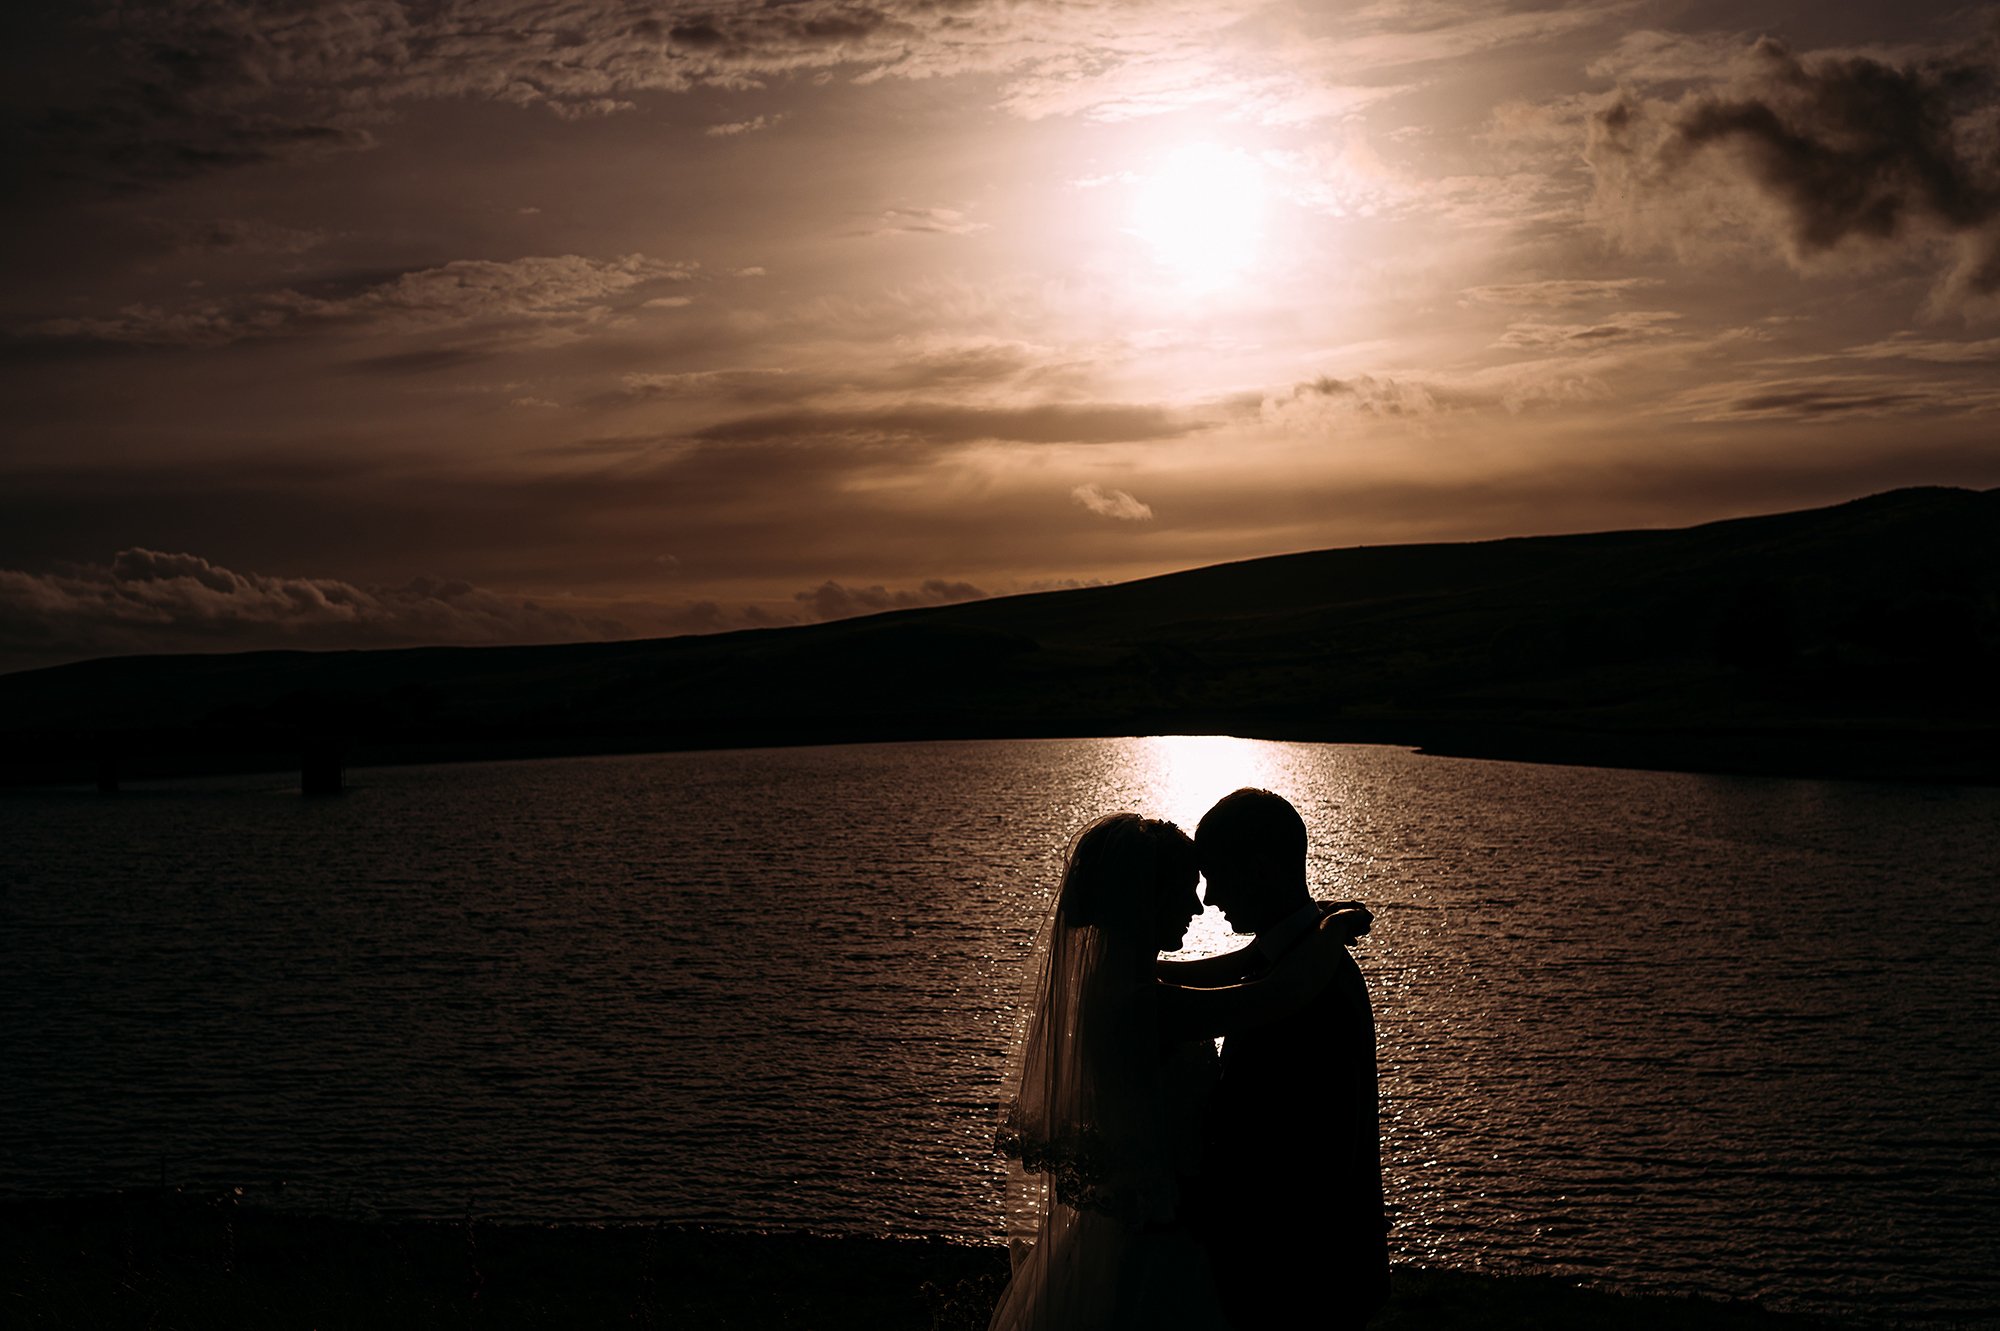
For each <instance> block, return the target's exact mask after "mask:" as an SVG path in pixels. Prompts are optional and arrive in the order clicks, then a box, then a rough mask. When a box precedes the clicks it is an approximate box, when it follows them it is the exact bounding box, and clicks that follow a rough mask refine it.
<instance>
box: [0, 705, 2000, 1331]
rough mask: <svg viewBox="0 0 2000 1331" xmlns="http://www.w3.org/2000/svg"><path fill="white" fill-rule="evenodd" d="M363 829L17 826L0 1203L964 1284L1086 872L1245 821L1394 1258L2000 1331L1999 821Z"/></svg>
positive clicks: (1289, 781) (1581, 818) (1232, 763)
mask: <svg viewBox="0 0 2000 1331" xmlns="http://www.w3.org/2000/svg"><path fill="white" fill-rule="evenodd" d="M353 780H354V787H355V788H354V789H353V790H351V791H350V792H349V793H348V794H346V795H345V796H342V797H340V798H337V799H332V800H321V801H314V800H304V799H301V798H299V797H298V796H297V795H296V794H294V793H292V791H291V789H290V788H289V786H288V783H287V782H286V781H285V780H283V779H282V778H271V777H238V778H229V779H216V780H202V781H186V782H172V783H163V784H160V785H157V786H153V787H149V788H145V789H140V790H133V791H128V792H127V793H125V794H122V795H119V796H116V797H113V798H99V797H96V796H94V795H88V794H82V793H73V792H57V793H39V794H20V793H16V794H10V795H7V796H5V797H0V848H4V849H0V881H4V889H0V1066H4V1067H5V1068H6V1069H7V1071H6V1073H5V1075H4V1076H0V1116H4V1121H5V1122H7V1124H8V1125H9V1126H8V1131H7V1132H6V1133H5V1134H4V1135H0V1191H5V1192H10V1193H47V1192H60V1193H68V1192H79V1191H85V1190H92V1189H100V1188H106V1187H118V1186H131V1185H135V1184H145V1183H156V1182H159V1181H162V1180H164V1181H167V1182H191V1181H221V1182H229V1183H244V1182H249V1183H258V1182H275V1181H278V1180H283V1181H285V1183H286V1189H285V1195H286V1196H288V1197H289V1198H291V1199H293V1200H294V1201H297V1202H298V1203H300V1204H304V1205H313V1206H332V1207H341V1208H347V1209H353V1210H361V1211H372V1212H377V1213H383V1214H393V1215H413V1216H433V1217H435V1216H449V1217H457V1216H461V1215H464V1214H467V1213H471V1214H475V1215H479V1216H484V1217H492V1218H512V1219H558V1218H560V1219H582V1218H588V1219H614V1220H615V1219H633V1220H637V1219H670V1220H677V1221H703V1222H711V1223H718V1224H724V1225H739V1226H784V1227H807V1228H812V1229H819V1230H842V1231H851V1232H870V1233H885V1232H886V1233H945V1234H952V1235H957V1236H963V1237H969V1238H989V1237H991V1236H992V1235H993V1234H994V1233H995V1232H996V1226H997V1218H998V1209H999V1196H1000V1191H999V1178H1000V1174H999V1171H998V1169H997V1168H996V1164H995V1161H994V1160H993V1158H992V1156H991V1153H990V1148H989V1141H990V1135H991V1127H992V1120H993V1115H994V1101H995V1098H996V1096H997V1094H998V1082H999V1078H1000V1074H1001V1070H1002V1064H1003V1061H1004V1056H1005V1051H1006V1047H1007V1044H1008V1041H1009V1039H1010V1038H1011V1036H1012V1033H1013V1031H1014V1029H1015V1027H1016V1024H1017V1020H1018V1016H1019V1013H1018V1009H1017V1006H1016V1005H1017V996H1018V993H1019V988H1020V980H1021V971H1022V965H1023V958H1024V954H1025V952H1026V950H1027V948H1028V945H1029V943H1030V942H1031V940H1032V937H1033V933H1034V929H1035V926H1036V924H1037V922H1038V921H1039V919H1040V917H1041V914H1042V912H1043V911H1044V910H1045V909H1046V904H1047V900H1048V893H1049V890H1050V887H1051V884H1052V881H1053V878H1054V874H1055V870H1056V868H1057V866H1058V865H1059V863H1060V858H1061V853H1062V850H1063V847H1064V844H1065V842H1066V840H1067V838H1068V837H1069V836H1070V835H1072V834H1073V833H1074V832H1075V831H1076V830H1077V829H1078V828H1079V827H1081V826H1082V825H1083V824H1084V823H1086V822H1087V821H1089V820H1090V819H1091V818H1092V817H1094V816H1096V815H1097V814H1099V813H1101V812H1105V811H1109V810H1113V809H1119V808H1137V809H1141V810H1143V811H1146V812H1149V813H1158V814H1165V815H1167V816H1171V817H1176V818H1179V819H1181V820H1182V821H1183V822H1184V824H1185V825H1187V826H1190V827H1191V826H1192V825H1193V822H1194V820H1195V819H1196V818H1198V817H1199V815H1200V813H1201V811H1202V810H1203V809H1204V808H1206V807H1207V805H1208V804H1209V803H1211V802H1212V801H1213V800H1214V799H1215V798H1217V797H1218V796H1220V795H1222V794H1224V793H1226V792H1227V791H1228V790H1230V789H1232V788H1234V787H1236V786H1239V785H1244V784H1255V785H1263V786H1268V787H1270V788H1273V789H1277V790H1280V791H1282V792H1284V793H1286V794H1288V795H1290V796H1291V797H1292V798H1293V800H1294V802H1296V803H1297V804H1298V805H1299V807H1300V810H1301V812H1303V813H1304V814H1305V816H1306V819H1307V822H1308V825H1309V827H1310V829H1311V832H1312V846H1313V852H1312V854H1313V862H1312V869H1313V877H1314V880H1315V883H1316V885H1317V887H1318V890H1319V891H1320V892H1321V893H1322V894H1323V895H1327V896H1334V897H1361V898H1364V899H1366V900H1368V901H1369V902H1370V903H1371V904H1372V905H1373V906H1374V908H1375V909H1376V911H1377V920H1376V928H1375V932H1374V934H1373V936H1372V937H1371V938H1370V939H1369V940H1368V941H1367V942H1365V943H1364V944H1363V945H1362V946H1361V948H1360V949H1359V952H1358V956H1359V959H1360V961H1361V964H1362V967H1363V970H1364V972H1365V973H1366V975H1367V976H1368V979H1369V983H1370V985H1371V988H1372V991H1373V995H1374V1001H1375V1007H1376V1014H1377V1023H1378V1028H1379V1037H1380V1046H1381V1065H1382V1074H1383V1092H1384V1097H1385V1105H1384V1107H1385V1114H1384V1119H1383V1125H1384V1160H1385V1168H1386V1170H1387V1175H1388V1187H1389V1194H1390V1199H1391V1205H1392V1208H1393V1210H1394V1212H1395V1220H1396V1224H1395V1229H1394V1232H1393V1243H1394V1246H1395V1249H1396V1251H1397V1253H1398V1256H1399V1257H1400V1258H1401V1259H1403V1260H1414V1261H1421V1262H1425V1263H1429V1264H1437V1265H1448V1266H1455V1267H1461V1268H1483V1269H1490V1270H1496V1271H1542V1272H1556V1273H1561V1274H1566V1275H1572V1276H1583V1277H1587V1278H1592V1279H1596V1280H1600V1281H1604V1282H1607V1283H1610V1284H1613V1285H1617V1286H1622V1287H1628V1288H1644V1289H1672V1290H1685V1291H1692V1292H1700V1293H1708V1294H1723V1295H1731V1296H1757V1297H1762V1298H1764V1299H1766V1300H1767V1301H1769V1302H1771V1303H1772V1304H1774V1305H1776V1306H1780V1307H1792V1308H1800V1309H1815V1310H1821V1311H1828V1312H1836V1313H1841V1312H1844V1313H1864V1314H1868V1315H1873V1316H1878V1317H1895V1318H1902V1319H1909V1320H1929V1321H1936V1322H1940V1323H1947V1322H1950V1323H1960V1324H1971V1323H1992V1322H2000V1286H1996V1280H1995V1276H1994V1274H1993V1272H1994V1271H1995V1270H1996V1269H2000V1250H1997V1249H2000V1243H1997V1242H1996V1235H2000V1166H1996V1163H1995V1162H1996V1161H2000V1114H1997V1113H1996V1112H1995V1111H1996V1108H1997V1107H2000V1040H1996V1038H1995V1037H1996V1034H2000V967H1996V964H1995V960H1994V959H1995V957H1996V956H2000V890H1996V879H1995V869H1994V867H1993V866H1994V865H1995V864H1996V863H2000V792H1994V791H1983V790H1967V789H1956V788H1944V787H1929V788H1926V787H1894V786H1880V785H1866V784H1856V783H1830V782H1803V781H1785V780H1774V779H1750V778H1721V777H1700V776H1686V775H1673V774H1660V773H1643V772H1618V771H1607V770H1600V769H1589V768H1564V767H1540V766H1526V765H1520V764H1511V763H1497V762H1481V761H1472V760H1456V759H1440V758H1426V757H1420V756H1417V755H1413V754H1410V753H1408V752H1405V751H1402V750H1397V749H1390V748H1374V747H1356V746H1330V745H1311V744H1278V743H1262V742H1253V741H1243V740H1226V739H1184V738H1182V739H1173V738H1168V739H1105V740H1077V741H1034V742H981V743H949V744H896V745H857V746H848V747H839V748H821V749H797V750H766V751H744V752H725V753H700V754H670V755H657V756H644V757H616V758H588V759H566V760H557V761H542V762H522V763H492V764H475V765H463V766H450V767H431V768H403V769H379V770H368V771H362V772H358V773H355V774H354V778H353ZM1192 943H1193V946H1194V948H1195V949H1196V950H1211V949H1213V948H1216V947H1220V946H1228V945H1229V940H1228V938H1227V936H1226V935H1225V934H1224V933H1223V932H1222V931H1221V928H1220V927H1219V925H1218V924H1217V923H1216V922H1215V921H1214V920H1213V919H1212V918H1210V917H1208V916H1204V917H1203V919H1202V921H1200V922H1199V923H1198V926H1197V930H1196V933H1195V935H1194V937H1193V939H1192ZM1268 1165H1269V1167H1274V1168H1281V1167H1282V1151H1281V1150H1276V1151H1273V1152H1272V1154H1271V1156H1270V1159H1269V1161H1268Z"/></svg>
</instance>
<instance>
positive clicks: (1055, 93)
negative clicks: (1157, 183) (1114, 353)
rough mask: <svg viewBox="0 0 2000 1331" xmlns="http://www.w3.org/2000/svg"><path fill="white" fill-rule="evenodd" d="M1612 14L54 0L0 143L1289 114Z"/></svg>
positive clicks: (174, 154)
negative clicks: (627, 117) (781, 98)
mask: <svg viewBox="0 0 2000 1331" xmlns="http://www.w3.org/2000/svg"><path fill="white" fill-rule="evenodd" d="M1306 8H1307V9H1308V10H1309V9H1310V7H1306ZM1629 8H1630V5H1629V4H1627V3H1624V2H1623V0H1614V2H1612V3H1585V4H1572V5H1563V6H1557V7H1550V8H1545V9H1534V10H1527V11H1521V12H1516V13H1509V14H1495V13H1490V12H1486V11H1484V10H1482V9H1481V8H1480V7H1478V6H1465V5H1463V4H1434V3H1422V4H1415V3H1378V4H1371V5H1367V6H1353V7H1335V10H1334V12H1332V13H1327V14H1317V15H1310V16H1309V17H1299V16H1294V15H1292V14H1289V13H1287V12H1286V8H1285V7H1283V6H1273V5H1271V4H1270V3H1269V0H1128V2H1126V3H1117V4H1111V3H1103V2H1102V0H1039V2H1037V3H1014V2H1013V0H788V2H787V3H785V4H772V3H769V2H768V0H705V3H703V4H702V5H701V6H700V7H699V8H698V9H696V8H693V7H691V6H687V5H674V6H668V7H665V8H655V7H649V6H635V5H632V4H630V3H628V2H627V0H491V2H490V3H486V2H481V3H472V2H470V0H464V2H455V3H436V4H424V5H415V4H407V3H402V2H400V0H291V2H290V3H287V4H284V5H256V4H244V3H241V2H240V0H176V2H175V3H172V4H138V3H119V2H118V0H98V2H97V3H90V0H78V3H76V4H75V5H73V6H70V7H68V8H67V11H66V12H65V13H64V14H63V15H62V17H61V18H59V19H56V20H54V21H52V22H50V23H48V24H46V25H44V26H46V27H49V28H53V29H55V30H56V32H55V39H54V40H50V39H49V34H48V33H39V34H38V38H40V39H41V45H42V46H43V47H44V48H45V53H46V54H45V61H44V63H45V64H46V65H47V66H48V68H50V69H51V70H52V71H53V73H52V76H51V77H50V78H49V80H48V83H49V85H50V86H52V87H57V88H61V89H63V91H62V92H61V93H60V94H59V95H56V96H54V97H51V98H50V99H49V101H48V103H47V104H46V105H41V106H30V107H29V108H28V109H27V110H26V111H25V113H21V112H17V113H16V114H15V115H14V116H13V117H12V118H13V120H14V121H15V124H13V125H12V126H11V127H10V128H11V129H12V130H13V131H14V132H13V133H11V134H9V135H8V136H7V139H8V141H10V142H14V143H17V144H19V145H22V146H25V148H26V150H27V155H28V157H29V158H30V160H31V161H33V162H34V163H35V164H36V165H37V166H38V167H39V168H40V170H41V171H42V172H43V173H44V174H55V175H69V176H76V175H85V176H88V177H90V178H93V179H97V180H100V181H105V182H110V183H116V184H125V185H130V184H135V183H137V184H148V183H158V182H162V181H167V180H173V179H181V178H185V177H189V176H193V175H197V174H202V173H207V172H213V171H218V170H226V169H230V168H232V167H237V166H242V165H247V164H254V163H259V162H270V161H276V160H283V159H288V158H296V157H299V156H303V155H312V154H324V153H329V152H344V151H354V150H361V149H366V148H369V147H371V146H373V145H374V144H375V143H376V141H377V135H379V134H384V133H389V132H393V127H394V122H395V118H396V114H397V112H398V110H399V109H400V108H401V107H403V106H405V105H408V104H410V103H413V102H418V101H427V100H462V101H472V100H483V101H489V102H498V103H503V104H508V105H513V106H520V107H528V108H540V109H542V110H544V111H546V112H548V113H549V114H552V115H554V116H557V117H559V118H561V119H565V120H580V119H587V118H591V117H597V116H607V115H616V114H621V113H626V112H630V111H632V110H634V109H636V108H637V107H638V106H639V105H640V104H641V101H642V100H643V99H644V98H646V97H648V96H653V95H661V94H680V93H686V92H690V91H693V90H697V89H710V90H715V91H717V92H723V93H729V92H741V91H746V90H751V89H762V88H767V87H769V86H771V85H772V84H773V83H775V82H777V81H780V80H782V79H785V78H787V77H792V76H813V77H828V76H831V75H832V74H834V73H835V72H836V71H839V72H841V73H843V74H845V75H847V76H848V77H850V78H852V79H853V80H854V81H856V82H859V83H869V82H874V81H877V80H886V79H899V80H920V79H933V78H942V77H951V76H962V75H979V76H985V77H988V78H992V79H995V80H997V82H998V94H999V104H1000V105H1001V107H1003V108H1004V109H1005V110H1007V111H1009V112H1011V113H1012V114H1015V115H1018V116H1022V117H1027V118H1037V117H1046V116H1071V115H1074V116H1088V117H1091V118H1094V119H1099V120H1126V119H1132V118H1135V117H1139V116H1150V115H1159V114H1168V113H1175V112H1186V111H1189V110H1191V109H1197V108H1200V109H1206V110H1208V111H1211V112H1212V113H1215V114H1218V115H1220V116H1222V117H1225V118H1227V119H1232V120H1237V121H1249V122H1253V123H1259V124H1269V125H1281V126H1290V125H1299V124H1304V123H1308V122H1313V121H1320V122H1325V121H1337V120H1339V119H1340V118H1342V117H1345V116H1349V115H1352V114H1355V113H1356V112H1357V111H1359V110H1361V109H1362V108H1364V107H1366V106H1368V105H1370V104H1372V103H1375V102H1379V101H1381V100H1384V99H1386V98H1389V97H1394V96H1398V95H1400V94H1402V93H1404V92H1406V91H1408V90H1409V89H1410V88H1411V87H1412V86H1415V85H1414V83H1413V81H1411V80H1409V79H1394V78H1387V77H1385V72H1387V71H1395V70H1407V69H1413V68H1414V67H1418V66H1422V65H1426V64H1432V63H1435V62H1439V61H1448V60H1465V59H1469V58H1473V57H1477V56H1480V55H1482V54H1485V53H1487V52H1492V51H1498V50H1501V49H1505V48H1510V47H1519V46H1522V45H1525V44H1530V43H1536V42H1547V41H1553V40H1559V39H1562V38H1564V37H1566V36H1568V35H1570V34H1573V33H1575V32H1578V31H1580V30H1582V29H1584V28H1586V27H1588V26H1591V25H1594V24H1598V23H1601V22H1603V21H1605V20H1606V19H1607V18H1609V17H1613V16H1616V15H1619V14H1621V13H1624V12H1626V11H1627V10H1629ZM1306 29H1309V30H1310V31H1305V30H1306ZM777 119H778V117H777V116H771V115H760V116H754V117H749V118H746V119H741V120H731V121H722V122H718V123H717V124H715V125H712V126H710V127H709V132H710V133H713V134H717V135H730V134H740V133H751V132H756V131H758V130H760V129H762V128H766V127H768V126H769V125H771V124H774V123H776V121H777Z"/></svg>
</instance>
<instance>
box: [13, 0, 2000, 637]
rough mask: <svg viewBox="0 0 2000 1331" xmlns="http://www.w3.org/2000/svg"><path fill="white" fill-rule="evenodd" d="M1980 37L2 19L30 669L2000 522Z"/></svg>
mask: <svg viewBox="0 0 2000 1331" xmlns="http://www.w3.org/2000/svg"><path fill="white" fill-rule="evenodd" d="M1996 55H2000V20H1996V18H1995V14H1994V11H1993V9H1992V8H1991V7H1990V6H1980V5H1972V6H1958V5H1948V4H1927V3H1923V2H1922V0H1905V2H1903V3H1894V4H1891V3H1882V2H1880V0H1862V2H1860V3H1842V4H1839V5H1829V4H1825V3H1823V0H1816V2H1814V3H1776V2H1773V3H1761V4H1760V3H1754V2H1752V3H1740V2H1739V3H1728V4H1721V3H1707V2H1705V0H1614V2H1606V0H1583V2H1581V3H1569V4H1554V5H1549V4H1542V5H1530V4H1511V3H1477V2H1473V0H1457V2H1453V0H1381V2H1379V3H1368V4H1348V3H1324V2H1314V3H1299V2H1288V3H1263V2H1261V0H1200V2H1198V3H1197V2H1195V0H1166V2H1163V3H1144V2H1143V0H1120V2H1119V3H1080V2H1078V3H1072V2H1068V0H870V2H869V3H849V2H845V0H795V2H792V3H786V2H784V0H761V2H752V0H711V3H706V4H660V3H623V2H617V3H613V2H609V0H607V2H605V3H598V2H596V0H492V2H487V0H430V2H427V3H396V2H394V0H282V2H280V0H262V2H260V3H247V2H243V0H150V2H148V3H129V4H128V3H104V2H103V0H84V2H80V3H73V4H56V3H36V4H29V5H21V6H12V7H9V8H8V10H7V12H6V14H5V16H4V17H0V65H4V67H5V79H4V86H0V126H4V139H0V143H3V144H4V147H3V148H0V152H4V154H5V156H6V158H7V161H6V179H7V181H8V182H9V184H8V188H7V192H6V195H5V202H4V204H0V207H4V209H5V213H6V217H5V222H4V226H5V234H6V235H7V237H8V242H9V243H8V244H7V246H6V255H5V259H4V263H5V271H4V277H5V281H4V283H0V412H4V419H5V421H6V429H5V431H4V434H0V670H4V669H21V668H27V667H32V666H38V665H44V664H49V663H54V662H60V661H66V660H75V659H80V658H86V657H93V656H101V655H109V654H121V653H128V652H162V651H191V650H192V651H215V650H236V649H244V648H263V647H315V648H324V647H367V646H394V645H407V644H418V643H491V642H554V641H570V640H583V639H597V638H616V637H636V636H655V635H662V634H673V633H683V632H710V631H717V630H726V629H736V628H748V627H760V626H768V625H780V624H789V623H809V622H816V621H819V620H823V619H832V618H840V617H844V616H847V615H853V614H860V613H867V612H871V611H875V610H881V609H887V608H893V607H900V606H912V605H929V604H941V603H946V602H951V601H961V600H967V599H974V598H978V597H982V596H994V595H1007V594H1012V593H1018V592H1024V591H1036V590H1046V589H1054V588H1064V587H1074V586H1083V585H1090V584H1094V583H1100V582H1112V581H1122V580H1126V579H1130V578H1135V577H1141V576H1146V575H1149V574H1154V573H1160V572H1166V571H1170V570H1174V569H1181V568H1190V567H1196V566H1201V565H1206V564H1213V563H1219V562H1224V561H1229V560H1236V559H1244V558H1250V557H1254V556H1258V555H1266V554H1275V553H1281V552H1286V551H1293V550H1303V549H1321V548H1328V547H1338V546H1351V545H1361V544H1371V545H1372V544H1383V543H1391V542H1408V541H1436V540H1466V539H1484V538H1492V537H1501V536H1510V535H1526V534H1537V533H1548V532H1563V531H1586V530H1603V529H1610V528H1624V527H1635V526H1675V525H1683V524H1687V523H1692V522H1700V521H1708V520H1713V519H1717V518H1724V517H1731V516H1739V515H1744V514H1750V513H1759V512H1772V511H1779V510H1784V509H1795V508H1802V507H1809V506H1814V505H1818V504H1823V503H1832V502H1838V501H1841V500H1846V499H1851V498H1855V497H1858V496H1860V495H1865V494H1869V493H1873V492H1877V491H1880V490H1885V489H1890V488H1894V487H1898V486H1904V485H1919V484H1936V485H1963V486H1975V487H1981V488H1986V487H1991V486H1994V485H2000V431H1996V424H2000V374H1996V373H1995V367H1996V362H2000V73H1996V71H1997V70H2000V60H1996Z"/></svg>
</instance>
